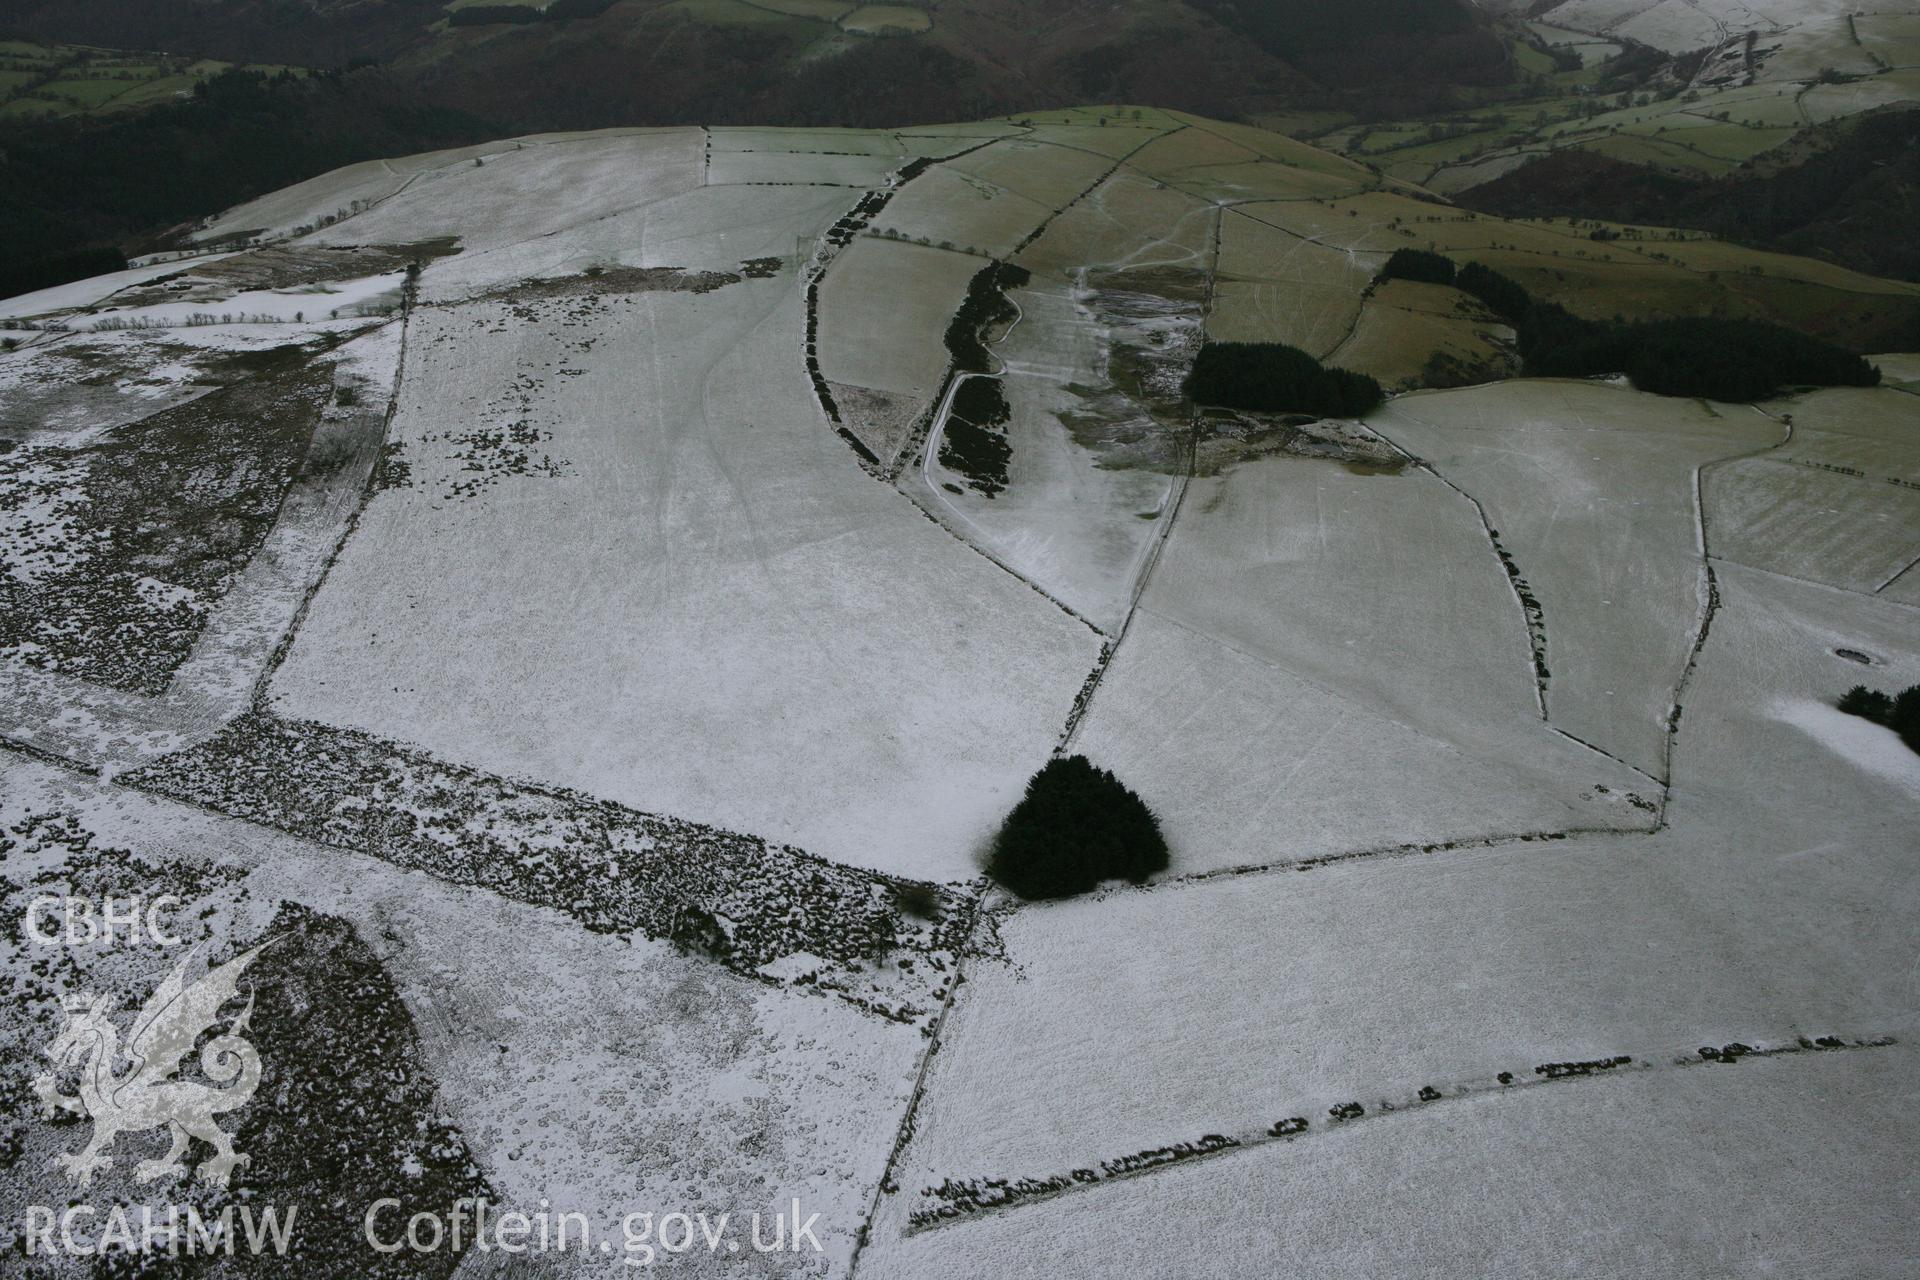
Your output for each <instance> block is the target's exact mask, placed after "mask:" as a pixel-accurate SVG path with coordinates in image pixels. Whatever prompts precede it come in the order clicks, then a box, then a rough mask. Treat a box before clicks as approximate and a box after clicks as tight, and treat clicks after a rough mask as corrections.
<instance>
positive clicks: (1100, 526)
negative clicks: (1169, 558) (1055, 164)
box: [901, 289, 1179, 635]
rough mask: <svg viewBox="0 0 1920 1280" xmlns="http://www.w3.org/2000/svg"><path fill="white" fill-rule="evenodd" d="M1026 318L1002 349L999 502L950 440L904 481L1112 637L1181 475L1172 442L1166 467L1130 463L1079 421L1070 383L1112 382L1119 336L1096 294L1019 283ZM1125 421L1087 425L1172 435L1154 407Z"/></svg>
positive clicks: (973, 539)
mask: <svg viewBox="0 0 1920 1280" xmlns="http://www.w3.org/2000/svg"><path fill="white" fill-rule="evenodd" d="M1009 296H1010V297H1011V298H1012V299H1013V301H1014V302H1015V304H1016V305H1017V306H1019V308H1020V310H1021V318H1020V320H1019V322H1018V323H1017V324H1015V325H1014V327H1013V330H1012V332H1011V333H1010V334H1009V335H1008V336H1007V338H1006V339H1005V340H1004V341H1002V342H1000V343H998V344H996V345H995V347H994V348H993V352H994V355H995V356H996V357H997V358H998V359H999V360H1000V361H1002V362H1004V364H1005V366H1006V368H1007V374H1006V376H1005V377H1003V378H1002V379H1001V386H1002V388H1003V393H1004V394H1005V396H1006V398H1007V403H1008V407H1009V409H1010V410H1011V414H1012V416H1011V419H1010V421H1009V422H1008V424H1007V427H1006V431H1007V437H1008V439H1009V441H1010V442H1011V444H1012V449H1013V451H1012V456H1011V459H1010V461H1009V463H1008V472H1007V474H1008V484H1007V487H1006V488H1005V489H1004V490H1002V491H1000V492H998V493H995V494H994V495H993V496H991V497H987V496H984V495H982V494H980V493H978V492H975V491H974V490H972V489H970V488H969V487H968V486H967V484H966V477H964V476H962V475H959V474H957V473H955V472H952V471H949V470H948V469H947V468H946V467H944V466H942V465H941V462H940V443H941V442H940V440H939V439H938V438H934V437H930V438H929V440H928V442H927V447H926V449H925V450H924V452H923V454H922V456H921V457H920V458H919V459H918V460H917V461H916V463H915V465H913V466H912V467H910V468H909V469H908V470H907V471H906V473H905V474H903V476H902V477H901V485H902V488H903V489H904V490H905V491H906V492H907V493H909V494H911V495H912V497H913V499H914V501H916V502H918V503H920V505H921V506H923V507H925V508H926V509H927V510H928V511H929V512H931V513H932V514H933V515H934V517H935V518H936V519H938V520H940V521H941V522H943V523H944V524H946V525H948V526H949V527H950V528H952V529H954V531H955V532H956V534H957V535H958V536H960V537H963V538H965V539H966V540H967V541H968V542H970V543H972V544H973V545H975V546H978V547H980V548H982V549H983V550H985V551H987V552H989V553H990V554H991V555H992V556H993V557H994V558H995V559H997V560H998V561H1000V562H1001V563H1002V564H1005V565H1006V566H1008V567H1009V568H1011V569H1012V570H1013V571H1014V572H1016V573H1018V574H1019V575H1020V576H1021V577H1023V578H1025V579H1027V580H1028V581H1029V582H1032V583H1034V584H1035V585H1037V586H1039V587H1040V588H1041V589H1042V590H1044V591H1046V592H1047V593H1048V594H1049V595H1051V596H1052V597H1054V598H1055V599H1057V600H1059V601H1061V602H1062V603H1063V604H1065V605H1067V606H1068V607H1069V608H1071V609H1073V610H1074V612H1076V613H1077V614H1079V615H1080V616H1082V617H1084V618H1086V619H1087V620H1088V621H1089V622H1091V623H1092V624H1093V625H1095V626H1097V627H1099V628H1100V629H1101V630H1102V631H1103V632H1105V633H1106V634H1108V635H1117V634H1118V633H1119V631H1120V628H1121V626H1122V625H1123V624H1124V622H1125V621H1126V616H1127V611H1128V608H1129V607H1130V605H1131V604H1132V600H1133V592H1134V588H1135V585H1136V583H1137V582H1138V581H1139V578H1140V575H1141V573H1142V572H1143V570H1144V569H1145V567H1146V564H1147V561H1148V558H1149V556H1150V555H1151V553H1152V551H1153V548H1154V546H1155V544H1156V542H1157V540H1158V536H1159V534H1160V533H1161V531H1162V528H1163V523H1164V517H1166V516H1168V515H1169V514H1170V513H1171V510H1172V506H1173V502H1174V498H1175V496H1176V495H1177V493H1178V485H1179V481H1178V480H1177V478H1176V475H1175V465H1174V458H1175V457H1176V456H1177V451H1176V450H1175V449H1174V448H1171V447H1165V448H1163V449H1161V450H1160V455H1161V457H1162V458H1163V459H1164V464H1163V465H1160V466H1151V465H1135V466H1132V467H1119V466H1114V465H1112V464H1110V463H1109V461H1108V460H1107V458H1106V457H1105V456H1103V454H1102V453H1101V452H1100V451H1098V450H1097V449H1096V448H1095V447H1093V446H1092V445H1091V444H1090V443H1083V442H1082V439H1081V438H1080V434H1081V433H1077V432H1076V431H1075V430H1074V429H1073V428H1071V427H1070V426H1069V425H1068V423H1069V421H1072V420H1075V415H1080V417H1081V418H1091V417H1093V416H1094V411H1093V408H1092V406H1090V405H1088V404H1087V402H1086V401H1085V399H1083V397H1082V396H1079V395H1076V394H1075V393H1074V392H1072V391H1071V390H1069V389H1068V388H1069V386H1071V385H1079V386H1093V387H1097V386H1102V385H1105V384H1106V382H1107V380H1108V370H1107V365H1108V360H1109V345H1110V343H1111V342H1112V340H1113V337H1114V335H1113V332H1112V331H1111V330H1110V329H1109V328H1108V327H1107V326H1106V325H1105V324H1103V323H1102V321H1101V318H1100V316H1099V315H1098V314H1097V313H1096V311H1095V308H1094V305H1093V303H1092V301H1091V300H1090V298H1089V296H1088V295H1087V291H1085V290H1070V289H1059V290H1047V291H1044V292H1043V291H1040V290H1035V289H1022V290H1016V291H1014V292H1013V293H1012V294H1011V295H1009ZM1130 408H1131V410H1132V412H1131V414H1130V415H1129V417H1128V420H1127V421H1126V422H1125V423H1124V424H1122V423H1114V422H1108V421H1104V420H1103V421H1102V422H1100V423H1099V425H1098V426H1097V427H1095V426H1093V425H1091V424H1089V425H1087V426H1085V427H1083V429H1082V430H1083V432H1095V431H1097V432H1102V433H1105V432H1116V431H1125V432H1126V433H1127V434H1128V435H1129V436H1147V437H1161V436H1164V435H1166V434H1167V430H1168V429H1167V428H1164V427H1161V426H1160V425H1159V424H1157V423H1155V422H1154V421H1153V420H1152V418H1151V417H1150V416H1149V415H1148V413H1147V410H1146V408H1145V407H1144V406H1141V405H1138V404H1134V405H1132V406H1130Z"/></svg>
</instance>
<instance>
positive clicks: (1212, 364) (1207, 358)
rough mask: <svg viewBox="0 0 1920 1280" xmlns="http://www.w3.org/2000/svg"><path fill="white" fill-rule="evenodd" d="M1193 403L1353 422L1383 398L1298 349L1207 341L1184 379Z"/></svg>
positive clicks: (1357, 377) (1354, 376)
mask: <svg viewBox="0 0 1920 1280" xmlns="http://www.w3.org/2000/svg"><path fill="white" fill-rule="evenodd" d="M1186 390H1187V395H1189V396H1190V397H1192V398H1193V400H1194V402H1195V403H1196V404H1217V405H1220V406H1222V407H1223V408H1227V409H1248V410H1252V411H1254V412H1268V413H1311V414H1316V415H1318V416H1320V417H1323V418H1359V417H1364V416H1365V415H1366V414H1368V413H1371V412H1372V411H1373V410H1375V409H1377V408H1379V407H1380V402H1381V401H1382V400H1384V399H1386V394H1385V393H1384V392H1382V391H1381V390H1380V384H1379V383H1378V382H1375V381H1374V380H1373V379H1372V378H1369V377H1368V376H1367V375H1365V374H1364V373H1353V372H1350V371H1349V370H1346V369H1328V368H1324V367H1323V366H1322V365H1321V363H1320V362H1319V361H1318V360H1315V359H1314V358H1313V357H1312V356H1310V355H1308V354H1307V353H1306V352H1304V351H1302V350H1300V348H1298V347H1289V346H1286V345H1285V344H1283V343H1279V342H1209V343H1207V344H1206V345H1205V346H1204V347H1201V348H1200V354H1199V356H1197V357H1196V358H1195V359H1194V362H1193V372H1191V373H1189V374H1188V375H1187V387H1186Z"/></svg>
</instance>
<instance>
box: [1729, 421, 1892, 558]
mask: <svg viewBox="0 0 1920 1280" xmlns="http://www.w3.org/2000/svg"><path fill="white" fill-rule="evenodd" d="M1779 412H1782V413H1787V414H1791V415H1792V418H1793V438H1792V439H1791V440H1789V441H1788V442H1787V443H1786V444H1785V445H1783V446H1782V447H1781V448H1779V449H1777V450H1774V451H1772V452H1770V453H1767V454H1765V455H1762V456H1759V457H1755V458H1749V459H1745V460H1743V461H1741V462H1738V463H1735V464H1731V465H1729V466H1727V467H1724V468H1720V469H1717V470H1716V471H1715V472H1714V473H1713V474H1712V475H1711V476H1709V477H1708V481H1707V487H1706V502H1707V518H1708V521H1709V529H1710V530H1711V533H1712V537H1713V541H1712V548H1713V551H1714V554H1715V555H1717V556H1720V557H1723V558H1725V559H1728V560H1737V561H1740V562H1741V563H1743V564H1750V565H1755V566H1758V567H1760V568H1763V569H1771V570H1773V571H1775V572H1777V573H1784V574H1787V575H1789V576H1791V577H1796V578H1807V579H1811V580H1813V581H1816V582H1827V583H1831V584H1833V585H1834V586H1841V587H1846V588H1848V589H1849V590H1853V591H1867V592H1873V591H1878V590H1880V589H1881V588H1883V587H1885V586H1887V585H1888V584H1889V583H1891V582H1892V581H1893V580H1894V578H1896V577H1898V576H1900V575H1901V574H1902V573H1903V571H1904V570H1905V569H1906V568H1907V566H1909V565H1911V564H1912V563H1913V562H1914V561H1915V560H1916V559H1920V430H1916V428H1915V410H1914V400H1913V397H1912V396H1910V395H1907V394H1905V393H1903V392H1900V391H1897V390H1892V389H1889V388H1877V389H1872V390H1865V389H1840V388H1835V389H1830V390H1826V391H1820V392H1815V393H1812V394H1809V395H1805V396H1800V397H1796V398H1795V399H1792V400H1789V401H1785V402H1783V403H1782V404H1781V405H1780V407H1779Z"/></svg>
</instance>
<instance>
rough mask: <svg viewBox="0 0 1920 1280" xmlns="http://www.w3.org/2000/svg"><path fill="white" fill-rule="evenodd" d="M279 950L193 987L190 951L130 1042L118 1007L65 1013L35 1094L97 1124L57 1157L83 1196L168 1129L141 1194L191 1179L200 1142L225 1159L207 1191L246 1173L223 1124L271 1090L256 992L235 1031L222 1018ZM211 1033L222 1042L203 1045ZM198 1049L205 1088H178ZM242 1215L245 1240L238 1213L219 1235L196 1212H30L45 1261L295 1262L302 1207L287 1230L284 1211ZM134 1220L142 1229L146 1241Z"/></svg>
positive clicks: (33, 1236) (83, 1001) (88, 1002)
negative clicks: (67, 1086) (67, 1087)
mask: <svg viewBox="0 0 1920 1280" xmlns="http://www.w3.org/2000/svg"><path fill="white" fill-rule="evenodd" d="M269 945H271V943H270V942H269V943H263V944H261V945H260V946H257V947H254V948H253V949H252V950H250V951H247V952H244V953H242V954H241V955H239V956H236V957H235V958H234V959H232V960H229V961H228V962H227V963H225V964H223V965H220V966H219V967H218V968H215V969H213V970H211V971H210V972H208V973H206V974H203V975H202V976H201V977H199V978H198V979H196V980H194V981H191V982H190V981H188V978H187V973H188V970H189V968H190V967H191V966H192V964H193V963H194V960H195V958H196V956H197V955H198V954H199V949H198V948H197V947H196V948H195V949H194V950H192V951H189V952H188V953H187V954H186V956H185V957H183V958H182V959H181V961H180V963H179V964H177V965H175V966H174V968H173V971H172V972H171V973H169V974H168V975H167V977H166V978H165V979H164V980H163V981H162V982H161V983H160V985H159V986H158V987H157V988H155V989H154V992H153V994H152V995H151V996H149V997H148V999H147V1002H146V1003H145V1004H144V1005H143V1006H141V1009H140V1011H139V1012H138V1013H137V1014H135V1015H134V1017H133V1020H132V1022H131V1023H130V1024H129V1025H128V1028H127V1035H126V1038H125V1040H124V1042H123V1041H122V1038H121V1028H120V1027H119V1026H118V1025H117V1024H116V1023H115V1021H114V1020H113V1018H112V1016H111V1014H110V1010H111V1007H112V1004H113V1002H112V1000H111V998H110V997H107V996H95V995H92V994H90V993H80V994H77V995H73V996H69V997H68V998H67V999H66V1000H65V1001H64V1002H63V1005H62V1007H63V1010H64V1012H65V1015H66V1019H65V1025H64V1026H63V1027H62V1028H61V1029H60V1032H59V1034H57V1035H56V1036H54V1038H53V1039H52V1040H51V1041H50V1042H49V1043H48V1044H47V1045H46V1046H45V1048H44V1050H43V1052H44V1053H45V1054H46V1056H47V1057H48V1058H49V1059H51V1060H52V1062H53V1067H54V1070H53V1071H50V1072H46V1073H43V1074H41V1075H39V1076H37V1077H35V1079H34V1081H33V1089H34V1092H35V1093H36V1094H37V1095H38V1096H39V1098H40V1101H41V1103H42V1104H44V1105H45V1107H46V1108H47V1109H48V1113H49V1114H54V1113H57V1112H59V1111H66V1112H70V1113H72V1114H74V1115H77V1116H80V1117H82V1118H84V1119H87V1120H91V1121H92V1122H93V1132H92V1134H91V1135H90V1137H89V1138H88V1141H87V1143H86V1145H85V1146H83V1147H82V1148H81V1149H80V1150H79V1151H74V1152H62V1153H61V1154H59V1155H56V1156H55V1157H53V1159H52V1160H51V1161H50V1162H49V1167H51V1168H55V1169H59V1170H60V1171H61V1172H63V1173H65V1174H66V1175H67V1177H68V1178H69V1179H70V1180H71V1181H72V1182H73V1183H74V1184H75V1185H76V1186H80V1187H86V1186H88V1185H89V1184H91V1183H92V1181H93V1179H94V1175H95V1174H97V1173H99V1172H100V1171H102V1170H106V1169H111V1168H112V1167H113V1154H112V1152H113V1148H114V1145H115V1143H116V1142H117V1141H118V1139H119V1137H120V1135H121V1134H123V1133H131V1134H140V1133H146V1132H148V1131H150V1130H156V1129H158V1130H164V1131H165V1132H166V1134H167V1135H168V1138H169V1140H170V1141H169V1145H168V1147H167V1150H166V1153H165V1154H164V1155H162V1156H160V1157H159V1158H157V1159H147V1160H141V1161H139V1162H138V1163H137V1164H135V1165H134V1167H133V1180H134V1182H135V1183H138V1184H140V1185H142V1186H144V1185H146V1184H148V1183H152V1182H156V1181H159V1180H160V1179H163V1178H179V1177H182V1176H184V1175H185V1174H186V1173H187V1166H186V1163H185V1162H184V1161H183V1159H182V1157H183V1156H185V1155H186V1154H187V1150H188V1146H189V1144H190V1143H191V1142H192V1141H193V1140H194V1139H198V1140H199V1141H201V1142H202V1143H204V1144H206V1145H207V1146H209V1147H212V1148H213V1155H211V1156H209V1157H208V1158H207V1159H205V1160H202V1161H201V1162H200V1165H199V1167H198V1170H197V1173H198V1176H199V1179H200V1181H202V1182H204V1183H207V1184H208V1185H210V1186H217V1187H224V1186H226V1185H227V1182H228V1179H229V1178H230V1177H231V1176H232V1173H233V1170H234V1169H235V1168H236V1167H238V1166H241V1165H244V1164H246V1163H247V1162H248V1157H247V1156H246V1155H245V1154H244V1153H242V1152H240V1151H236V1150H235V1149H234V1146H233V1142H232V1139H231V1138H230V1137H229V1136H228V1134H227V1132H226V1130H225V1129H223V1128H222V1127H221V1125H220V1122H219V1117H220V1116H223V1115H226V1114H227V1113H229V1112H233V1111H237V1110H239V1109H240V1108H241V1107H243V1106H245V1105H246V1104H247V1103H248V1101H249V1100H251V1099H252V1097H253V1094H254V1090H255V1089H257V1088H258V1087H259V1085H260V1074H261V1064H260V1055H259V1053H258V1052H257V1051H256V1050H255V1049H254V1047H253V1045H252V1043H251V1042H249V1041H248V1039H247V1038H246V1034H245V1033H246V1031H247V1029H248V1020H249V1019H250V1017H251V1016H252V1014H253V991H252V989H251V987H249V989H248V991H247V993H246V1004H245V1006H244V1007H243V1008H241V1009H240V1011H239V1012H237V1013H235V1014H232V1015H231V1016H229V1017H228V1018H227V1019H226V1024H225V1026H224V1027H221V1026H220V1023H221V1021H222V1019H221V1014H220V1010H221V1008H222V1007H223V1006H225V1005H226V1004H228V1003H229V1002H230V1001H234V1000H237V999H239V997H240V977H241V975H242V974H244V973H245V972H246V969H247V966H248V965H250V964H252V963H253V962H254V960H255V958H256V957H258V956H259V954H260V953H261V951H263V950H264V949H265V948H266V947H267V946H269ZM209 1032H213V1033H215V1034H213V1035H211V1036H210V1037H208V1038H206V1042H205V1044H203V1045H201V1044H200V1042H201V1040H202V1038H203V1037H207V1033H209ZM196 1045H200V1051H199V1054H198V1059H199V1066H200V1072H201V1074H202V1075H203V1076H204V1077H205V1080H204V1081H202V1080H181V1079H177V1078H176V1076H177V1073H178V1072H179V1071H180V1069H181V1068H182V1067H183V1066H184V1065H185V1064H186V1062H187V1061H188V1058H189V1056H190V1055H192V1053H193V1050H194V1047H195V1046H196ZM63 1077H64V1078H65V1079H66V1080H68V1081H72V1082H73V1083H74V1086H75V1087H74V1092H72V1093H67V1092H65V1091H63V1089H62V1088H61V1084H62V1079H63ZM208 1082H211V1083H208ZM238 1212H239V1214H240V1217H241V1228H242V1229H241V1231H240V1233H238V1234H237V1235H236V1233H235V1232H234V1230H233V1225H234V1223H233V1219H234V1214H235V1209H234V1208H233V1206H228V1207H227V1208H225V1209H223V1210H222V1211H221V1213H220V1214H219V1216H218V1217H216V1218H215V1219H214V1221H213V1223H212V1224H211V1225H209V1224H208V1222H207V1221H206V1220H205V1219H203V1218H202V1217H201V1216H200V1215H199V1213H198V1211H197V1210H195V1209H193V1208H192V1207H190V1206H187V1207H183V1206H166V1207H163V1208H159V1209H156V1208H155V1207H153V1206H140V1207H138V1208H137V1209H135V1210H133V1211H131V1213H130V1211H129V1210H128V1209H127V1208H125V1207H123V1206H115V1207H113V1208H112V1209H109V1210H108V1211H107V1212H106V1213H105V1214H101V1213H100V1212H99V1211H97V1210H96V1209H94V1208H93V1207H92V1206H90V1205H84V1204H81V1205H72V1206H70V1207H69V1208H68V1209H67V1210H66V1211H65V1212H63V1213H61V1214H60V1215H58V1218H57V1219H56V1216H55V1214H54V1211H53V1210H52V1209H51V1208H48V1207H46V1206H44V1205H34V1206H30V1207H29V1208H28V1210H27V1220H26V1242H27V1251H28V1252H29V1253H33V1252H35V1251H36V1248H37V1247H38V1248H44V1250H45V1251H46V1252H49V1253H54V1252H58V1253H67V1254H75V1255H80V1256H88V1255H91V1254H94V1253H97V1252H100V1251H103V1250H106V1249H112V1248H121V1249H129V1250H139V1251H148V1252H150V1251H155V1250H162V1251H165V1252H168V1253H175V1254H177V1253H179V1252H180V1251H181V1250H182V1249H183V1248H184V1249H185V1250H186V1251H187V1252H195V1251H199V1252H228V1253H231V1252H234V1251H235V1250H236V1249H238V1248H239V1247H241V1246H242V1244H243V1243H244V1247H246V1248H247V1249H249V1250H250V1251H252V1252H254V1253H260V1252H263V1251H265V1250H266V1249H269V1248H271V1249H272V1250H273V1251H274V1252H275V1253H281V1252H284V1251H285V1248H286V1244H287V1239H288V1237H289V1236H290V1235H291V1234H292V1230H293V1223H294V1218H295V1216H296V1214H297V1212H298V1210H297V1207H295V1208H289V1209H288V1210H287V1211H286V1214H285V1218H284V1221H283V1220H282V1218H281V1215H280V1213H279V1211H278V1210H276V1209H274V1208H272V1207H264V1208H262V1209H261V1210H260V1211H259V1212H258V1213H257V1214H256V1212H255V1207H254V1206H252V1205H242V1206H240V1207H239V1210H238ZM134 1217H138V1219H139V1227H138V1229H136V1228H135V1225H134V1221H133V1218H134ZM102 1220H104V1223H103V1225H101V1226H100V1228H99V1231H98V1234H97V1235H94V1234H91V1229H92V1226H93V1224H95V1223H99V1222H102ZM56 1226H57V1227H58V1231H57V1232H56V1230H55V1228H56Z"/></svg>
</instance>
